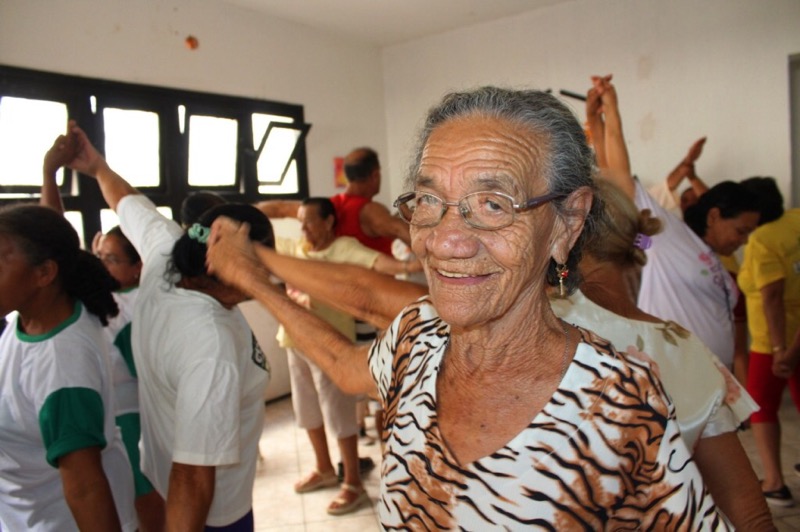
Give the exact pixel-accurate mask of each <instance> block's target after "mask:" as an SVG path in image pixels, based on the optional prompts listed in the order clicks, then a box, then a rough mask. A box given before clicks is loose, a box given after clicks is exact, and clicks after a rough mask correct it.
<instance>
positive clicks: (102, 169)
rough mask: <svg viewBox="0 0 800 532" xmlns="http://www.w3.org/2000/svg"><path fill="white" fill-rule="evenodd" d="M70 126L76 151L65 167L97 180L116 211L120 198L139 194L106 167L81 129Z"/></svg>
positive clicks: (103, 159)
mask: <svg viewBox="0 0 800 532" xmlns="http://www.w3.org/2000/svg"><path fill="white" fill-rule="evenodd" d="M71 125H72V127H71V128H70V134H71V135H75V138H76V142H77V151H76V154H75V157H74V158H73V159H72V160H70V161H68V162H66V165H67V166H69V167H70V168H72V169H74V170H77V171H78V172H80V173H82V174H85V175H88V176H89V177H93V178H95V179H97V182H98V183H99V185H100V191H101V192H102V193H103V198H105V200H106V203H108V206H109V207H111V208H112V209H113V210H115V211H116V210H117V203H119V201H120V200H121V199H122V198H124V197H125V196H127V195H129V194H138V193H139V192H138V191H137V190H136V189H135V188H133V187H132V186H131V185H130V184H129V183H128V182H127V181H125V180H124V179H123V178H122V177H121V176H120V175H119V174H117V173H116V172H115V171H114V170H112V169H111V168H110V167H109V166H108V163H107V162H106V160H105V158H104V157H103V156H102V155H100V153H99V152H98V151H97V149H95V147H94V146H93V145H92V143H91V142H89V138H88V137H87V136H86V133H84V132H83V130H82V129H81V128H79V127H78V126H76V125H74V123H72V124H71Z"/></svg>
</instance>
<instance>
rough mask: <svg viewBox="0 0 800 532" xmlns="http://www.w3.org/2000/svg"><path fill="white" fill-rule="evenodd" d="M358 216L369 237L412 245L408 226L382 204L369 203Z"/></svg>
mask: <svg viewBox="0 0 800 532" xmlns="http://www.w3.org/2000/svg"><path fill="white" fill-rule="evenodd" d="M358 216H359V218H358V219H359V222H360V223H361V228H362V229H363V230H364V232H365V233H366V234H367V235H369V236H385V237H389V238H399V239H400V240H402V241H403V242H405V243H406V244H408V245H410V244H411V235H410V234H409V229H408V224H407V223H406V222H404V221H403V220H401V219H400V218H398V217H397V216H392V213H390V212H389V209H387V208H386V207H385V206H383V205H381V204H380V203H377V202H374V201H371V202H369V203H367V204H366V205H364V206H363V207H362V208H361V212H360V213H359V215H358Z"/></svg>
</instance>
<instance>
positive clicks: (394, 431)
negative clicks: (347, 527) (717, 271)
mask: <svg viewBox="0 0 800 532" xmlns="http://www.w3.org/2000/svg"><path fill="white" fill-rule="evenodd" d="M592 168H593V157H592V153H591V151H590V150H589V148H588V146H587V145H586V142H585V139H584V138H583V132H582V129H581V126H580V125H579V124H578V122H577V120H576V119H575V117H574V116H573V115H572V114H571V113H570V111H569V110H568V109H567V108H566V107H564V106H563V105H562V104H561V103H559V102H558V100H556V99H555V98H553V97H552V96H549V95H547V94H545V93H542V92H538V91H512V90H505V89H498V88H493V87H485V88H482V89H478V90H475V91H471V92H466V93H456V94H451V95H448V96H447V97H446V98H445V99H444V101H443V102H442V103H441V104H440V105H439V106H437V107H436V108H434V109H433V110H432V111H431V112H430V114H429V116H428V120H427V121H426V124H425V128H424V131H423V134H422V137H421V141H420V149H419V151H418V155H417V157H416V161H415V164H414V165H413V172H412V175H411V179H412V185H413V192H410V193H407V194H404V195H403V196H401V197H400V198H399V199H398V201H397V203H396V205H398V206H399V208H400V212H401V214H402V215H403V217H404V218H405V219H406V220H407V221H409V223H410V224H411V237H412V249H413V251H414V253H415V254H416V255H417V256H418V257H419V258H420V260H421V261H422V264H423V266H424V268H425V273H426V276H427V278H428V283H429V287H430V296H429V297H424V298H422V299H420V300H418V301H417V302H415V303H414V304H412V305H410V306H408V307H406V308H405V309H404V310H403V311H402V312H401V313H400V315H399V316H397V318H396V319H395V320H394V322H393V323H392V324H391V325H390V327H389V328H388V330H387V331H386V332H385V333H384V334H383V335H382V336H381V337H380V338H379V339H378V340H376V342H375V343H374V344H373V345H372V347H371V348H370V350H369V353H368V356H367V352H366V351H365V350H361V349H359V348H357V347H354V346H352V345H351V344H349V343H347V342H346V341H344V340H343V339H342V338H341V337H339V336H337V335H336V334H335V332H334V331H332V330H331V329H329V328H326V327H325V326H324V324H322V323H320V322H319V321H318V320H314V318H313V317H311V316H309V315H308V314H307V313H306V312H305V311H304V310H303V309H301V308H299V307H298V306H297V305H295V304H293V303H292V302H291V301H290V300H288V299H287V298H286V296H285V295H283V294H282V293H281V292H280V290H278V289H277V288H275V287H273V286H272V285H271V284H270V283H269V273H268V272H267V271H266V270H265V269H264V268H263V266H262V264H261V262H260V260H259V253H260V250H259V249H258V246H255V247H253V246H252V245H251V244H249V243H248V242H246V241H245V240H244V238H243V236H244V234H245V230H246V227H237V226H236V224H235V223H233V222H227V223H226V222H217V223H216V224H215V233H214V235H213V237H212V244H211V246H210V250H209V262H210V266H211V267H212V271H214V272H216V274H217V275H219V276H220V277H221V278H223V279H225V280H226V281H227V282H229V283H232V284H234V285H235V286H238V287H239V288H240V289H242V290H244V291H247V292H248V293H251V294H252V295H253V296H254V297H256V298H257V299H258V300H259V301H261V302H262V303H263V304H264V305H265V306H266V307H267V309H268V310H269V311H270V312H272V313H273V314H274V315H275V316H276V317H277V318H278V320H279V321H281V322H282V323H283V324H284V325H285V326H286V328H287V330H289V331H290V333H291V332H292V330H294V331H296V333H297V334H296V336H297V337H303V338H304V339H305V340H306V344H305V345H303V346H302V347H303V348H304V350H305V351H306V352H307V353H308V354H309V355H310V356H312V357H313V358H314V360H315V361H316V362H317V363H318V364H319V365H320V367H322V368H323V370H325V371H326V372H327V373H328V374H329V375H330V376H331V377H332V378H333V379H334V380H335V381H336V382H337V383H339V385H340V386H342V387H343V388H344V389H346V390H349V391H351V392H363V391H373V392H375V390H376V387H377V394H378V396H379V397H380V400H381V402H382V403H383V406H384V408H385V410H386V426H385V428H384V432H383V439H384V441H385V444H386V447H385V453H384V459H383V464H382V479H381V503H380V505H379V511H380V521H381V525H382V526H383V527H384V528H386V529H394V528H398V527H412V528H420V529H453V528H459V527H460V528H467V529H487V528H492V527H501V528H506V529H523V528H530V527H535V526H539V527H545V528H556V529H570V528H578V527H580V528H584V529H586V528H588V529H602V528H610V529H617V528H620V527H634V528H637V527H640V528H645V529H647V528H659V529H686V530H689V529H698V528H702V527H709V528H722V529H724V528H726V527H728V523H727V521H726V520H725V518H724V517H722V516H721V515H720V514H719V513H717V511H716V508H715V506H714V503H713V501H712V500H711V498H710V496H709V495H708V494H707V492H706V491H705V489H704V487H703V480H702V478H701V477H700V474H699V472H698V470H697V468H696V466H695V465H694V463H693V462H692V461H691V458H690V454H689V452H688V451H687V449H686V447H685V446H684V444H683V443H682V441H681V439H680V435H679V431H678V428H677V424H676V422H675V419H674V412H673V410H674V409H673V407H672V405H671V403H670V402H669V400H668V399H667V398H666V396H665V395H664V392H663V390H662V388H661V384H660V382H659V381H658V378H657V377H656V376H655V375H654V374H653V372H652V371H651V369H650V366H649V365H648V364H647V363H645V362H641V361H639V360H636V359H633V358H630V357H628V356H627V355H626V354H624V353H619V352H617V351H615V350H613V348H610V347H609V345H608V343H607V342H605V341H602V340H600V339H599V338H597V337H596V336H595V335H594V334H592V333H591V332H589V331H586V330H582V329H579V328H576V327H572V326H570V325H567V324H566V323H564V322H563V321H561V320H559V319H558V318H557V317H556V316H555V315H554V314H553V312H552V310H551V309H550V304H549V301H548V298H547V294H546V287H547V285H548V284H551V285H558V286H559V288H560V289H563V290H564V291H565V292H566V291H568V290H570V288H571V287H572V286H574V285H575V284H576V283H577V278H576V276H575V273H574V271H575V270H576V266H577V263H578V260H579V255H580V253H579V250H580V241H581V240H582V239H583V238H585V235H584V236H582V232H583V231H584V225H589V226H590V225H591V220H592V216H593V214H592V213H591V210H592V208H593V207H592V205H593V183H592ZM451 207H453V208H451ZM587 220H588V221H587ZM587 234H588V233H587ZM311 330H313V331H315V332H314V334H313V335H311V334H308V331H311Z"/></svg>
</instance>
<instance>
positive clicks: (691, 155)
mask: <svg viewBox="0 0 800 532" xmlns="http://www.w3.org/2000/svg"><path fill="white" fill-rule="evenodd" d="M705 144H706V137H702V138H699V139H697V140H696V141H694V144H692V145H691V146H690V147H689V151H688V152H687V153H686V157H684V158H683V162H682V164H685V165H689V166H691V167H692V170H694V163H695V161H697V159H699V158H700V155H702V154H703V146H705ZM693 173H694V172H693Z"/></svg>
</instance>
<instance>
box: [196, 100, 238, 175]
mask: <svg viewBox="0 0 800 532" xmlns="http://www.w3.org/2000/svg"><path fill="white" fill-rule="evenodd" d="M237 129H238V121H237V120H232V119H229V118H219V117H216V116H201V115H192V116H191V117H189V185H191V186H193V187H215V186H217V187H219V186H226V185H228V186H230V185H233V184H235V183H236V148H237V143H238V141H237V138H238V137H237Z"/></svg>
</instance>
